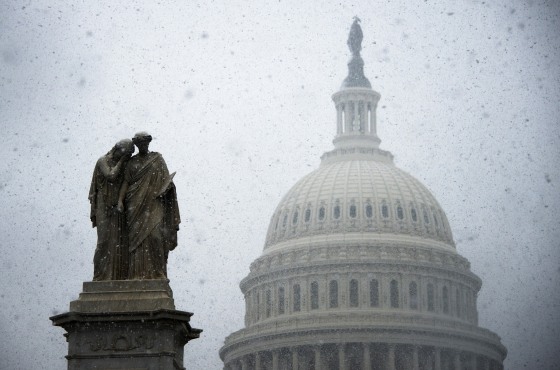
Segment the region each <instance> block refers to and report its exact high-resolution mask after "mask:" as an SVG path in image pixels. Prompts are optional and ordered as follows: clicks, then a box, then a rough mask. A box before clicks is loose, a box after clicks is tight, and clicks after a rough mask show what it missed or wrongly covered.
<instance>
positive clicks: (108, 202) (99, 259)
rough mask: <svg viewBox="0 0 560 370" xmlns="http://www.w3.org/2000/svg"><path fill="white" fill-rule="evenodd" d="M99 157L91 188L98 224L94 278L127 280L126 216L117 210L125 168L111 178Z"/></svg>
mask: <svg viewBox="0 0 560 370" xmlns="http://www.w3.org/2000/svg"><path fill="white" fill-rule="evenodd" d="M103 160H105V158H101V159H99V161H97V163H96V165H95V169H94V170H93V178H92V179H91V186H90V190H89V201H90V203H91V214H90V218H91V222H92V225H93V227H97V247H96V249H95V255H94V257H93V280H96V281H97V280H125V279H126V278H127V277H128V269H127V265H128V247H127V243H126V224H125V216H124V215H123V214H121V213H120V212H118V211H117V202H118V199H119V190H120V188H121V184H122V182H123V173H122V171H121V172H120V173H118V174H116V176H115V177H114V178H113V179H112V180H109V179H108V178H107V177H106V176H105V175H104V174H103V172H102V171H101V168H100V167H101V163H100V162H101V161H103Z"/></svg>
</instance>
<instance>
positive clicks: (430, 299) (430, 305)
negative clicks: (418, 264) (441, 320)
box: [428, 284, 435, 312]
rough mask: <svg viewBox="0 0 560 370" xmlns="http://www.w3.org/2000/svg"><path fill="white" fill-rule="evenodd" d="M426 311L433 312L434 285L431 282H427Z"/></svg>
mask: <svg viewBox="0 0 560 370" xmlns="http://www.w3.org/2000/svg"><path fill="white" fill-rule="evenodd" d="M428 311H430V312H434V311H435V307H434V286H433V285H432V284H428Z"/></svg>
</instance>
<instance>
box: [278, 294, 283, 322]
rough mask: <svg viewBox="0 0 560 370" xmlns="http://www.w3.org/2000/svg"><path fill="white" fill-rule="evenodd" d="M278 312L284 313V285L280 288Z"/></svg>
mask: <svg viewBox="0 0 560 370" xmlns="http://www.w3.org/2000/svg"><path fill="white" fill-rule="evenodd" d="M278 314H279V315H282V314H284V287H280V288H278Z"/></svg>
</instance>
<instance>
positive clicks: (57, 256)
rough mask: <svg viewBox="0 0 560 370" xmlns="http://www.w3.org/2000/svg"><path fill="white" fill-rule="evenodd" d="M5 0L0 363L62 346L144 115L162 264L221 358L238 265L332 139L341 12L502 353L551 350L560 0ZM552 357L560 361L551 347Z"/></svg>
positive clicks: (212, 354)
mask: <svg viewBox="0 0 560 370" xmlns="http://www.w3.org/2000/svg"><path fill="white" fill-rule="evenodd" d="M68 3H69V2H68V1H48V2H47V1H44V2H41V1H32V0H27V1H14V0H10V1H9V0H2V1H0V124H1V129H2V134H3V145H2V146H0V156H1V158H2V161H0V202H1V203H0V204H1V205H2V207H0V219H1V220H2V221H1V224H0V233H1V235H2V238H1V241H0V248H1V252H2V253H1V257H0V307H1V309H0V333H1V335H0V350H1V351H2V356H1V358H0V368H1V369H42V368H44V369H54V368H63V367H64V366H65V361H66V360H65V359H64V355H65V354H66V353H67V346H66V343H65V341H64V338H63V336H62V334H63V330H62V329H60V328H56V327H51V323H50V321H49V320H48V317H49V316H51V315H53V314H56V313H62V312H65V311H66V310H67V309H68V304H69V302H70V301H71V300H73V299H76V298H77V296H78V294H79V292H80V291H81V283H82V281H86V280H91V277H92V273H93V265H92V258H93V252H94V248H95V238H96V233H95V230H93V229H92V228H91V224H90V221H89V203H88V200H87V195H88V190H89V183H90V180H91V174H92V171H93V167H94V164H95V161H96V160H97V158H98V157H99V156H101V155H103V154H104V153H105V152H107V151H108V150H109V149H110V148H111V147H112V145H113V144H114V143H115V142H116V141H118V140H119V139H121V138H126V137H131V136H132V135H133V134H134V133H135V132H137V131H140V130H147V131H149V132H150V133H151V134H152V135H153V136H154V141H153V142H152V146H151V149H153V150H155V151H159V152H161V153H162V154H163V155H164V157H165V159H166V161H167V164H168V166H169V168H170V171H177V175H176V177H175V183H176V185H177V187H178V190H177V191H178V195H179V202H180V207H181V212H182V218H183V224H182V228H181V231H180V234H179V238H180V245H179V247H178V248H177V249H176V250H175V251H174V252H173V253H172V254H171V256H170V262H169V277H170V279H171V286H172V288H173V290H174V293H175V301H176V305H177V307H178V308H179V309H183V310H187V311H191V312H194V314H195V315H194V316H193V318H192V324H193V326H195V327H199V328H202V329H204V333H203V335H202V338H201V339H198V340H196V341H193V342H192V343H190V344H188V345H187V347H186V351H185V357H186V360H187V361H188V362H189V363H190V364H191V366H192V368H193V369H218V368H221V366H222V364H221V362H220V360H219V357H218V349H219V347H220V346H221V345H222V343H223V339H224V337H225V336H226V335H228V334H229V333H231V332H233V331H234V330H237V329H239V328H241V327H242V324H243V315H244V304H243V297H242V295H241V292H240V291H239V287H238V284H239V281H240V280H241V279H242V278H243V277H245V276H246V275H247V274H248V272H249V264H250V263H251V261H253V260H254V259H255V258H256V257H258V256H259V254H260V253H261V251H262V247H263V243H264V237H265V233H266V230H267V226H268V222H269V219H270V216H271V215H272V213H273V211H274V208H275V207H276V204H277V203H278V202H279V200H280V198H281V197H282V195H283V194H285V193H286V192H287V191H288V190H289V188H290V187H291V186H292V185H293V184H294V183H295V182H296V181H297V180H298V179H299V178H301V177H302V176H304V175H305V174H307V173H308V172H310V171H312V170H313V169H315V168H316V167H317V166H318V164H319V157H320V155H321V154H322V153H323V152H325V151H327V150H330V149H331V148H332V144H331V140H332V138H333V136H334V133H335V117H336V112H335V110H334V107H333V105H332V102H331V98H330V97H331V94H333V93H334V92H336V91H337V90H338V88H339V86H340V84H341V82H342V80H343V79H344V77H345V75H346V62H347V60H348V58H349V52H348V49H347V46H346V38H347V35H348V30H349V27H350V24H351V21H352V17H353V16H354V15H358V16H359V17H360V18H361V19H362V28H363V31H364V41H363V50H362V56H363V59H364V60H365V63H366V66H365V72H366V76H368V77H369V79H370V81H371V82H372V85H373V88H374V89H375V90H377V91H378V92H380V93H381V101H380V104H379V109H378V122H379V123H378V127H379V136H380V137H381V139H382V140H383V143H382V144H381V147H382V148H383V149H386V150H390V151H391V152H392V153H393V154H394V155H395V157H396V163H397V165H398V166H399V167H401V168H402V169H404V170H406V171H408V172H410V173H411V174H412V175H414V176H415V177H417V178H418V179H420V180H421V181H422V182H423V183H424V184H425V185H426V186H427V187H428V188H429V189H430V190H431V191H432V192H433V193H434V195H435V196H436V198H437V199H438V200H439V202H440V204H441V205H442V207H443V208H444V210H445V211H446V213H447V216H448V217H449V221H450V223H451V226H452V228H453V231H454V237H455V240H456V242H457V247H458V251H459V253H461V254H462V255H463V256H465V257H467V258H468V259H469V260H470V261H471V263H472V270H473V271H474V272H475V273H476V274H478V275H479V276H480V277H481V278H482V280H483V286H482V290H481V292H480V294H479V301H478V308H479V317H480V324H481V326H483V327H486V328H488V329H491V330H493V331H495V332H496V333H497V334H498V335H500V336H501V337H502V340H503V343H504V344H505V345H506V347H507V348H508V350H509V354H508V358H507V359H506V363H505V365H506V368H508V369H523V368H527V369H541V368H542V369H549V368H550V369H551V368H553V367H554V365H553V360H555V359H556V357H557V349H558V347H559V344H560V343H559V339H558V338H559V337H560V333H559V329H560V314H559V311H560V310H559V306H560V294H559V293H558V285H559V284H558V283H559V282H560V264H559V262H560V252H559V250H560V245H559V244H560V225H559V224H560V221H559V214H558V209H560V196H559V195H558V194H559V183H560V165H559V164H558V163H559V160H560V125H559V122H558V121H559V117H560V104H559V103H560V102H559V100H560V81H559V80H560V63H559V62H558V61H559V60H560V41H559V38H558V35H559V34H560V24H559V21H560V17H559V16H560V6H559V5H558V3H557V2H555V1H529V0H528V1H512V0H493V1H468V0H463V1H459V0H456V1H451V0H450V1H443V0H440V1H432V0H426V1H408V0H401V1H376V2H372V1H369V0H367V1H359V2H351V1H344V2H342V3H341V2H339V1H328V2H327V1H323V2H321V4H320V5H319V4H318V3H316V2H305V1H295V0H282V1H263V0H260V1H246V2H232V1H228V2H209V1H203V2H200V3H195V2H194V1H177V2H165V5H164V4H163V3H162V4H157V3H156V2H153V1H145V2H141V1H126V2H122V3H125V4H126V5H120V3H121V2H114V1H98V2H75V4H74V5H68ZM556 366H557V365H556Z"/></svg>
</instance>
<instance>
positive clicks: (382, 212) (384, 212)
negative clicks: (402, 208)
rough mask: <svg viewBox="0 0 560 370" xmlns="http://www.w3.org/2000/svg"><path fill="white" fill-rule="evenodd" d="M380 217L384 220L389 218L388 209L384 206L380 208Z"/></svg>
mask: <svg viewBox="0 0 560 370" xmlns="http://www.w3.org/2000/svg"><path fill="white" fill-rule="evenodd" d="M381 215H382V216H383V217H384V218H387V217H389V207H387V205H386V204H384V205H382V206H381Z"/></svg>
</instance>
